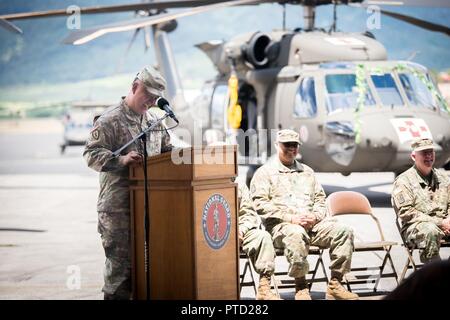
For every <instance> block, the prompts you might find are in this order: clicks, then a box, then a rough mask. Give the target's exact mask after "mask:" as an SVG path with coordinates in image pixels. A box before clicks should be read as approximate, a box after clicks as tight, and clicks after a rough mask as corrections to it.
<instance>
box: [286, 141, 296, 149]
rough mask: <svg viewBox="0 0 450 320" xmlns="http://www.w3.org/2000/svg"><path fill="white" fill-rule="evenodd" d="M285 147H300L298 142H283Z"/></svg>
mask: <svg viewBox="0 0 450 320" xmlns="http://www.w3.org/2000/svg"><path fill="white" fill-rule="evenodd" d="M282 143H283V146H285V147H286V148H297V147H298V143H297V142H282Z"/></svg>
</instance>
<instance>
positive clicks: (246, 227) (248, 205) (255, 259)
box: [238, 183, 275, 275]
mask: <svg viewBox="0 0 450 320" xmlns="http://www.w3.org/2000/svg"><path fill="white" fill-rule="evenodd" d="M238 200H239V231H240V232H242V234H243V237H244V241H243V243H242V250H243V251H244V252H245V253H246V254H247V255H248V256H249V257H250V259H251V260H252V263H253V266H254V267H255V270H256V272H258V274H267V275H272V274H273V272H274V270H275V250H274V248H273V243H272V237H271V236H270V234H269V233H268V232H267V231H264V230H261V229H260V228H259V227H260V225H261V219H260V218H259V217H258V214H257V213H256V211H255V208H254V206H253V201H252V199H251V198H250V192H249V190H248V188H247V186H246V185H245V183H239V189H238Z"/></svg>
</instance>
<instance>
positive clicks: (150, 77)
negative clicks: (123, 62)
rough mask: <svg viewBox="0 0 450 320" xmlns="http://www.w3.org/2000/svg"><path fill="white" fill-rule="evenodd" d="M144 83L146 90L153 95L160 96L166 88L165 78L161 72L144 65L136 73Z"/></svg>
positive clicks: (137, 77)
mask: <svg viewBox="0 0 450 320" xmlns="http://www.w3.org/2000/svg"><path fill="white" fill-rule="evenodd" d="M136 79H139V80H141V81H142V83H143V84H144V86H145V88H146V89H147V91H148V92H149V93H151V94H153V95H155V96H162V94H163V91H164V90H165V89H166V80H164V78H163V76H162V75H161V73H160V72H159V71H158V70H156V69H155V68H153V67H149V66H148V67H145V68H144V69H142V70H141V72H139V73H138V74H137V75H136Z"/></svg>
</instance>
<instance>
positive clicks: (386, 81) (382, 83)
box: [370, 73, 403, 106]
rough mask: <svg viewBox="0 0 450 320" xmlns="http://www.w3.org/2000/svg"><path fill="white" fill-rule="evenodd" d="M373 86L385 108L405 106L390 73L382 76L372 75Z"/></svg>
mask: <svg viewBox="0 0 450 320" xmlns="http://www.w3.org/2000/svg"><path fill="white" fill-rule="evenodd" d="M370 77H371V78H372V81H373V84H374V85H375V88H376V90H377V93H378V95H379V96H380V99H381V103H382V104H383V105H385V106H399V105H403V100H402V97H401V96H400V92H399V91H398V88H397V85H396V84H395V81H394V78H392V75H390V74H389V73H385V74H382V75H375V74H373V75H371V76H370Z"/></svg>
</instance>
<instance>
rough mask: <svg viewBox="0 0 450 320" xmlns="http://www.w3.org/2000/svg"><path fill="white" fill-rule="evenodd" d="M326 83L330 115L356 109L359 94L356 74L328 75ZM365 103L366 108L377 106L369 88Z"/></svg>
mask: <svg viewBox="0 0 450 320" xmlns="http://www.w3.org/2000/svg"><path fill="white" fill-rule="evenodd" d="M325 83H326V87H327V95H326V101H327V109H328V113H332V112H336V111H338V110H344V109H354V108H356V106H357V99H358V95H359V92H358V88H357V86H356V75H355V74H328V75H326V76H325ZM364 103H365V105H366V106H369V105H375V101H374V99H373V97H372V93H371V92H370V89H369V88H367V91H366V98H365V100H364Z"/></svg>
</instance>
